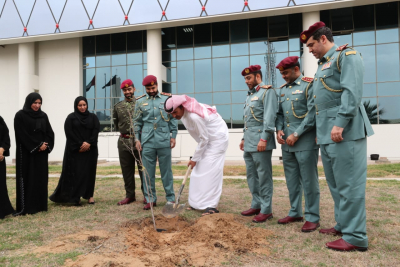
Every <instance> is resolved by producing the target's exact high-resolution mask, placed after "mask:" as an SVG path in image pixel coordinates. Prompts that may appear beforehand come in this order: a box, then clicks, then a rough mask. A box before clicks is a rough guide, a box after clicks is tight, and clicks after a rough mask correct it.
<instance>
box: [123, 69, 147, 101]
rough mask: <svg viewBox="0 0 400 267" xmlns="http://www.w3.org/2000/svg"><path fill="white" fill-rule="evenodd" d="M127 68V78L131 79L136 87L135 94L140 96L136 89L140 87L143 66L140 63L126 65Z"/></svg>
mask: <svg viewBox="0 0 400 267" xmlns="http://www.w3.org/2000/svg"><path fill="white" fill-rule="evenodd" d="M127 70H128V74H127V79H131V80H132V82H133V85H134V86H135V88H136V92H135V94H136V95H137V96H140V95H141V94H139V93H138V92H137V91H138V90H140V89H142V81H143V77H144V75H143V67H142V65H131V66H128V68H127Z"/></svg>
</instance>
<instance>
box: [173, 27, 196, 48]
mask: <svg viewBox="0 0 400 267" xmlns="http://www.w3.org/2000/svg"><path fill="white" fill-rule="evenodd" d="M176 37H177V38H176V40H177V43H178V48H186V47H193V26H191V25H189V26H182V27H177V28H176Z"/></svg>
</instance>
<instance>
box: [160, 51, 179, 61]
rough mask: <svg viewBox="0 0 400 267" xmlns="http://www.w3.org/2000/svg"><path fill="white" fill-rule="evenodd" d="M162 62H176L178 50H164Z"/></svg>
mask: <svg viewBox="0 0 400 267" xmlns="http://www.w3.org/2000/svg"><path fill="white" fill-rule="evenodd" d="M162 61H163V62H165V61H176V50H175V49H173V50H164V51H162Z"/></svg>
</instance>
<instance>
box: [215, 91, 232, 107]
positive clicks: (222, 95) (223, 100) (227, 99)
mask: <svg viewBox="0 0 400 267" xmlns="http://www.w3.org/2000/svg"><path fill="white" fill-rule="evenodd" d="M213 96H214V97H213V98H214V100H213V104H214V105H219V104H230V103H231V92H214V94H213Z"/></svg>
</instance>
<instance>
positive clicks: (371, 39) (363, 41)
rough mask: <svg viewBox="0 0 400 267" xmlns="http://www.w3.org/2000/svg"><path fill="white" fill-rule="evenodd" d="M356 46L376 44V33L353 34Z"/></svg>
mask: <svg viewBox="0 0 400 267" xmlns="http://www.w3.org/2000/svg"><path fill="white" fill-rule="evenodd" d="M353 41H354V45H368V44H375V31H369V32H355V33H353Z"/></svg>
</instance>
